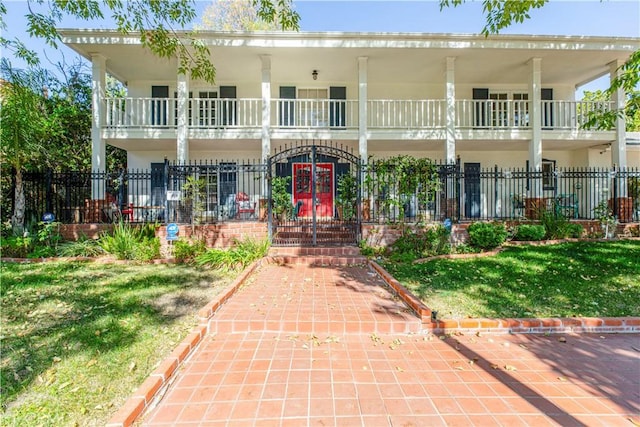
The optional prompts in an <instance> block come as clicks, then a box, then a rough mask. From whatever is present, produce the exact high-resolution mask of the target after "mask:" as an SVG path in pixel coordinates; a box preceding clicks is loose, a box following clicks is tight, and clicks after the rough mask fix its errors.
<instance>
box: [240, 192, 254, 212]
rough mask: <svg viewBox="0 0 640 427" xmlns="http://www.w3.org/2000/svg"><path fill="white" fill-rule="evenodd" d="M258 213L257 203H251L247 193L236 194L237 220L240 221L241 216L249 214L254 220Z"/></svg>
mask: <svg viewBox="0 0 640 427" xmlns="http://www.w3.org/2000/svg"><path fill="white" fill-rule="evenodd" d="M255 213H256V203H255V202H253V203H251V200H250V199H249V195H248V194H247V193H242V192H241V193H238V194H236V219H240V215H241V214H249V218H253V216H254V215H255Z"/></svg>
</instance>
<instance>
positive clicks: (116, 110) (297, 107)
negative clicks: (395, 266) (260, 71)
mask: <svg viewBox="0 0 640 427" xmlns="http://www.w3.org/2000/svg"><path fill="white" fill-rule="evenodd" d="M530 102H531V101H511V100H470V99H463V100H458V101H456V115H455V120H456V122H455V127H456V128H459V129H487V130H491V129H529V128H530V126H531V123H530V106H531V104H530ZM105 107H106V124H105V127H108V128H116V129H118V128H121V129H126V128H149V127H151V128H176V127H177V124H178V120H177V116H178V102H177V100H176V99H175V98H106V99H105ZM612 108H613V104H612V103H611V102H594V101H542V103H541V123H542V128H543V129H544V130H578V129H582V128H584V125H585V123H586V122H587V120H588V119H589V117H590V114H591V113H592V112H594V111H598V112H603V111H611V109H612ZM187 114H188V126H189V128H193V129H232V128H237V129H242V128H245V129H248V128H251V129H257V128H260V127H261V126H262V100H261V99H257V98H242V99H217V98H190V99H189V100H188V113H187ZM270 126H271V127H272V128H273V129H334V130H335V129H357V128H358V101H356V100H335V99H273V100H272V101H271V119H270ZM445 126H446V101H445V100H438V99H435V100H368V101H367V128H368V129H371V130H374V131H375V130H385V129H389V130H398V129H442V128H444V127H445Z"/></svg>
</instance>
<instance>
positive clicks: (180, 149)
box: [176, 73, 189, 164]
mask: <svg viewBox="0 0 640 427" xmlns="http://www.w3.org/2000/svg"><path fill="white" fill-rule="evenodd" d="M176 88H177V92H178V99H177V103H178V128H177V143H176V146H177V147H176V148H177V150H176V151H177V153H176V154H177V155H176V160H177V161H178V163H179V164H185V163H188V162H189V138H188V129H189V77H188V76H187V75H186V74H185V73H178V81H177V85H176Z"/></svg>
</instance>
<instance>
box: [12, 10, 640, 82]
mask: <svg viewBox="0 0 640 427" xmlns="http://www.w3.org/2000/svg"><path fill="white" fill-rule="evenodd" d="M210 3H211V1H210V0H207V1H204V0H202V1H197V2H196V6H197V8H198V10H202V9H204V8H205V7H206V6H207V5H209V4H210ZM5 4H6V6H7V10H8V14H7V16H6V21H5V22H6V23H7V29H6V30H5V31H3V33H4V36H5V37H8V38H13V37H16V36H17V37H19V38H20V39H21V40H22V41H23V42H25V43H26V44H27V46H28V47H30V48H32V49H34V50H36V52H38V54H40V56H41V58H42V61H43V65H44V66H47V65H48V61H47V60H46V59H44V57H43V55H46V56H47V57H48V58H49V59H50V60H52V61H53V62H57V61H59V60H60V58H61V57H62V56H64V58H65V59H66V61H67V62H69V61H72V60H73V58H75V55H74V54H73V52H72V51H71V50H70V49H68V48H66V47H64V46H62V47H61V48H60V50H59V51H55V50H53V49H52V48H50V47H48V46H45V45H44V43H42V41H41V40H39V39H30V38H29V36H28V35H27V34H26V32H25V28H26V20H25V18H24V15H25V13H26V11H27V3H26V1H24V0H5ZM296 10H297V11H298V12H299V13H300V15H301V30H303V31H347V32H348V31H382V32H428V33H478V32H480V31H481V30H482V27H483V24H484V21H483V16H482V4H481V2H479V1H472V2H468V3H465V4H463V5H461V6H459V7H457V8H446V9H444V10H443V11H440V7H439V3H438V1H437V0H420V1H418V0H414V1H391V0H387V1H336V0H313V1H312V0H303V1H299V0H296ZM61 26H62V27H67V28H112V27H113V24H112V21H110V20H105V21H103V22H95V21H93V22H83V21H79V20H73V19H67V20H65V21H64V22H63V23H62V25H61ZM503 33H505V34H549V35H586V36H620V37H627V36H632V37H640V0H605V1H600V0H552V1H551V2H550V3H549V4H547V5H545V6H544V7H542V8H541V9H537V10H533V11H532V12H531V19H530V20H527V21H525V22H524V23H522V24H515V25H513V26H511V27H509V28H508V29H506V30H505V31H503ZM5 54H6V53H5V52H3V55H5ZM8 56H9V58H10V59H11V60H12V62H13V63H14V66H23V65H22V63H21V62H20V61H16V60H14V59H13V58H11V55H8ZM606 83H607V82H606V78H605V79H600V80H599V81H597V82H594V83H593V84H590V85H588V86H586V87H585V89H589V90H594V89H598V88H604V87H606Z"/></svg>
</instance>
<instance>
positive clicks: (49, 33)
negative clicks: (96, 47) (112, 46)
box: [0, 0, 300, 83]
mask: <svg viewBox="0 0 640 427" xmlns="http://www.w3.org/2000/svg"><path fill="white" fill-rule="evenodd" d="M251 2H252V4H253V5H254V6H255V8H256V9H257V13H258V16H259V17H260V19H262V20H263V21H265V22H277V23H278V24H279V25H280V27H281V28H282V29H283V30H285V29H298V21H299V19H300V17H299V15H298V14H297V13H296V12H295V11H294V10H293V8H292V7H291V1H290V0H251ZM27 5H28V12H27V14H26V16H27V22H28V23H27V32H28V33H29V35H30V36H32V37H40V38H43V39H44V40H45V41H46V42H47V43H48V44H49V45H50V46H51V47H54V48H55V47H57V46H58V43H59V42H60V35H59V33H58V31H57V29H56V27H57V26H58V25H59V24H60V23H61V22H62V20H63V19H64V18H65V17H69V16H70V17H75V18H80V19H83V20H87V21H90V20H96V19H104V18H105V17H106V16H109V17H110V18H111V19H113V21H114V22H115V23H116V27H117V30H118V31H120V32H121V33H123V34H137V35H138V36H139V38H140V42H141V43H142V45H143V46H144V47H145V48H147V49H149V50H150V51H151V52H152V53H153V54H155V55H157V56H159V57H161V58H178V60H179V66H178V72H179V73H182V74H187V73H189V74H190V76H191V78H192V79H201V80H205V81H208V82H212V83H213V82H214V80H215V67H214V66H213V63H212V61H211V53H210V51H209V49H208V48H207V46H206V45H205V44H204V43H203V42H202V40H200V39H199V38H198V34H197V31H187V32H186V33H178V32H177V31H178V30H183V29H185V28H186V27H187V26H188V25H189V24H191V23H192V22H193V20H194V19H195V18H196V11H195V7H194V0H162V1H158V0H128V1H125V0H104V1H102V0H82V1H69V0H27ZM6 13H7V8H6V5H5V4H4V1H1V2H0V29H4V28H6V23H5V19H4V17H5V15H6ZM0 46H2V47H3V48H4V49H7V50H9V51H12V52H13V53H14V55H16V56H18V57H20V58H23V59H24V60H25V61H27V62H28V63H29V64H31V65H35V64H37V63H38V56H37V55H36V53H35V52H33V51H31V50H29V49H28V48H27V47H26V45H25V44H24V43H23V42H22V41H21V40H19V39H13V40H10V39H7V38H5V37H2V36H0Z"/></svg>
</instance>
